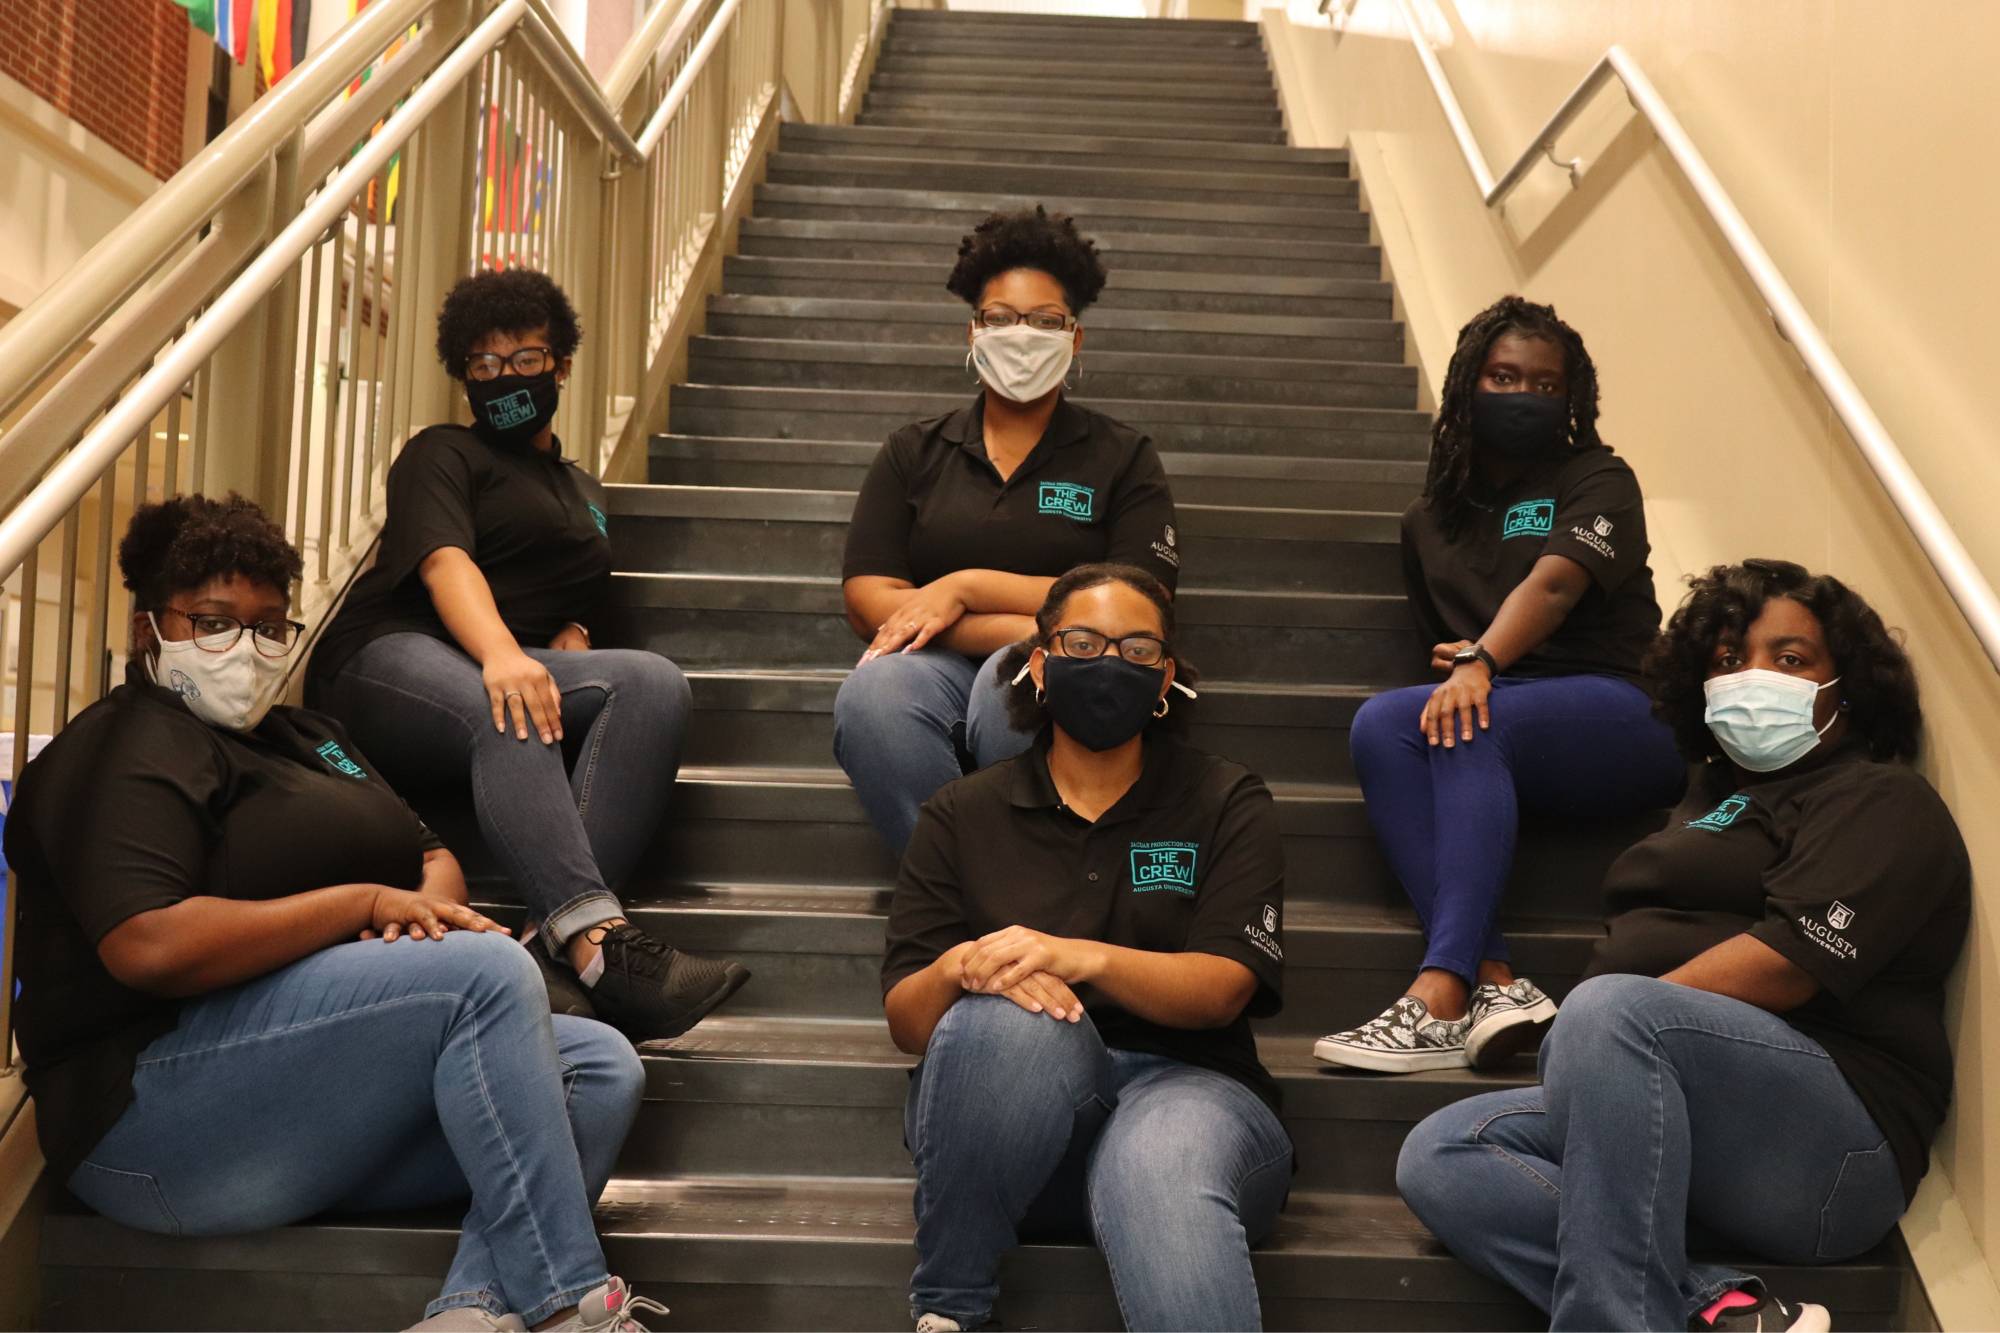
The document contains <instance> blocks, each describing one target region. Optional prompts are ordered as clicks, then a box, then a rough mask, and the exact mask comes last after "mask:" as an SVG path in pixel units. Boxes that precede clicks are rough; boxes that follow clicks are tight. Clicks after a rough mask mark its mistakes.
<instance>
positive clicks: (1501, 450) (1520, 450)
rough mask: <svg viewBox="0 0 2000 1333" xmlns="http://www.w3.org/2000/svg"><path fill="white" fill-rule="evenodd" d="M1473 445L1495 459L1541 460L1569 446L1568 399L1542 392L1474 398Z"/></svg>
mask: <svg viewBox="0 0 2000 1333" xmlns="http://www.w3.org/2000/svg"><path fill="white" fill-rule="evenodd" d="M1472 442H1473V444H1474V445H1476V446H1477V447H1478V448H1479V451H1480V452H1481V453H1486V454H1491V455H1493V456H1494V457H1496V458H1519V459H1528V458H1540V457H1543V456H1544V455H1547V454H1552V453H1555V452H1556V451H1558V450H1560V449H1562V448H1563V447H1564V446H1565V445H1567V444H1568V443H1569V399H1567V398H1553V397H1550V396H1549V395H1548V394H1543V393H1488V392H1486V391H1485V390H1483V389H1482V390H1478V391H1476V392H1474V393H1473V395H1472Z"/></svg>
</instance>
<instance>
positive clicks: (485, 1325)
mask: <svg viewBox="0 0 2000 1333" xmlns="http://www.w3.org/2000/svg"><path fill="white" fill-rule="evenodd" d="M527 1328H528V1326H527V1325H526V1324H524V1323H522V1322H521V1316H519V1315H517V1314H503V1315H492V1314H488V1313H486V1311H484V1310H482V1309H480V1308H479V1307H478V1306H476V1305H457V1306H453V1307H452V1308H451V1309H449V1310H441V1311H439V1312H438V1313H437V1314H434V1315H432V1316H431V1317H430V1318H429V1319H426V1320H424V1321H423V1322H422V1323H421V1324H411V1325H410V1327H409V1329H408V1331H407V1333H527Z"/></svg>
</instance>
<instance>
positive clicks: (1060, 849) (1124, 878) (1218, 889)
mask: <svg viewBox="0 0 2000 1333" xmlns="http://www.w3.org/2000/svg"><path fill="white" fill-rule="evenodd" d="M1049 743H1050V733H1049V732H1048V731H1047V730H1046V729H1045V730H1044V731H1043V732H1042V734H1041V737H1040V738H1039V739H1038V740H1037V741H1036V743H1035V744H1034V746H1032V747H1031V748H1030V749H1029V750H1028V751H1027V752H1026V753H1024V754H1022V755H1021V756H1019V757H1018V758H1015V759H1010V760H1007V761H1006V762H1004V763H999V764H994V765H992V766H991V767H989V768H985V769H982V770H980V771H979V772H977V773H974V774H973V775H972V776H970V777H965V778H960V779H959V780H957V781H956V782H951V783H947V784H946V785H945V786H943V787H941V788H939V789H938V792H937V794H936V795H935V796H933V797H931V799H930V800H929V802H927V803H926V804H925V806H924V808H923V813H922V815H921V816H920V817H919V818H918V820H917V829H916V833H915V834H914V835H913V836H912V837H911V839H910V846H909V850H908V851H907V852H906V853H904V856H903V867H902V873H901V875H900V877H899V878H898V880H897V883H896V896H895V900H894V902H893V903H892V905H891V906H890V909H889V941H888V949H887V952H886V954H885V956H884V957H883V960H882V993H883V994H884V995H887V994H888V993H889V991H890V990H892V989H893V988H894V987H895V985H896V983H897V982H899V981H901V980H902V979H903V978H905V977H907V976H910V975H911V974H913V973H915V972H919V971H922V970H923V969H924V968H926V967H928V966H930V965H931V963H933V962H934V961H936V960H937V958H938V957H939V956H940V955H942V954H943V953H945V952H946V951H948V950H950V949H951V948H952V947H953V946H954V945H958V944H963V943H964V942H965V941H967V940H972V939H978V938H979V937H980V936H982V935H986V934H990V933H991V932H993V931H996V930H1001V929H1003V928H1005V927H1007V926H1017V925H1018V926H1026V927H1028V928H1029V929H1031V930H1039V931H1042V932H1044V933H1045V934H1050V935H1059V936H1064V937H1066V938H1070V939H1092V940H1102V941H1104V942H1106V943H1109V944H1118V945H1124V946H1125V947H1127V948H1132V949H1146V950H1150V951H1152V952H1155V953H1208V954H1215V955H1217V956H1218V957H1222V958H1231V959H1234V960H1235V961H1237V962H1239V963H1241V964H1243V965H1244V966H1245V967H1247V968H1249V969H1250V971H1251V972H1252V973H1253V974H1254V975H1255V976H1256V978H1257V992H1256V994H1255V995H1254V996H1253V997H1252V998H1251V1000H1250V1003H1249V1005H1248V1006H1247V1007H1246V1008H1245V1010H1244V1012H1243V1013H1242V1014H1240V1015H1239V1016H1238V1017H1237V1018H1236V1020H1235V1021H1234V1022H1232V1023H1230V1024H1229V1025H1228V1026H1227V1027H1221V1028H1212V1029H1208V1030H1205V1031H1190V1030H1187V1029H1184V1028H1170V1027H1162V1026H1160V1025H1159V1024H1157V1023H1150V1022H1147V1021H1146V1020H1145V1019H1142V1018H1139V1017H1136V1016H1135V1015H1133V1014H1130V1013H1127V1012H1126V1011H1124V1010H1123V1009H1120V1008H1119V1007H1118V1006H1116V1005H1114V1004H1112V1003H1111V1002H1110V1001H1109V1000H1107V999H1105V998H1104V997H1103V996H1102V995H1100V994H1098V993H1097V992H1096V991H1095V990H1094V989H1093V988H1091V987H1089V986H1081V987H1078V988H1077V998H1078V999H1079V1000H1081V1001H1082V1002H1083V1006H1084V1009H1085V1011H1086V1012H1087V1013H1089V1015H1090V1017H1091V1021H1092V1022H1094V1023H1095V1024H1096V1025H1097V1030H1098V1032H1099V1033H1100V1034H1101V1035H1102V1036H1103V1038H1104V1041H1105V1044H1106V1045H1109V1046H1114V1047H1118V1048H1120V1049H1124V1050H1133V1051H1148V1052H1152V1053H1155V1054H1159V1055H1166V1056H1171V1057H1173V1058H1174V1059H1176V1060H1184V1061H1186V1062H1187V1063H1189V1064H1192V1065H1199V1066H1201V1067H1203V1068H1205V1069H1214V1070H1217V1071H1218V1072H1220V1073H1224V1074H1227V1075H1229V1076H1230V1077H1231V1078H1234V1079H1236V1080H1238V1081H1239V1082H1242V1083H1244V1084H1246V1085H1247V1086H1248V1087H1250V1089H1251V1090H1252V1091H1254V1092H1256V1094H1257V1095H1258V1096H1260V1097H1262V1098H1263V1099H1264V1100H1265V1101H1266V1102H1268V1103H1270V1105H1271V1106H1272V1108H1273V1109H1276V1107H1277V1105H1278V1087H1277V1084H1276V1082H1275V1081H1274V1080H1273V1079H1272V1078H1271V1076H1270V1074H1268V1073H1267V1072H1265V1069H1264V1067H1263V1065H1262V1064H1260V1063H1259V1062H1258V1060H1257V1043H1256V1039H1255V1038H1254V1037H1253V1036H1252V1035H1251V1032H1250V1019H1251V1018H1252V1017H1253V1016H1254V1017H1260V1018H1261V1017H1264V1016H1266V1015H1268V1014H1274V1013H1276V1012H1278V1009H1279V1007H1280V1005H1281V1003H1282V993H1283V984H1284V957H1285V954H1284V911H1285V862H1284V852H1283V849H1282V848H1281V846H1280V845H1279V838H1278V814H1277V808H1276V806H1274V805H1273V804H1272V801H1271V793H1270V791H1269V790H1268V789H1267V788H1266V787H1265V786H1264V783H1263V780H1262V779H1260V778H1258V777H1257V776H1255V775H1254V774H1252V773H1251V772H1250V771H1249V770H1248V769H1246V768H1244V767H1243V766H1242V765H1240V764H1235V763H1231V762H1230V761H1229V760H1227V759H1218V758H1217V757H1215V756H1214V755H1211V754H1205V753H1203V752H1202V751H1199V750H1195V749H1192V748H1190V747H1188V746H1186V745H1183V744H1181V743H1180V742H1179V741H1177V740H1174V739H1173V738H1171V737H1167V736H1157V735H1149V736H1148V737H1147V739H1146V750H1145V768H1144V771H1143V772H1142V773H1141V775H1140V777H1139V781H1138V782H1137V783H1135V784H1133V787H1132V789H1131V790H1130V791H1128V792H1126V793H1125V795H1124V796H1123V797H1122V798H1121V799H1120V800H1119V802H1118V803H1117V804H1116V805H1114V806H1112V807H1111V809H1109V810H1107V811H1105V812H1104V814H1103V815H1102V816H1100V817H1099V818H1098V820H1097V822H1096V823H1094V824H1092V823H1089V822H1087V821H1085V820H1084V819H1082V818H1080V817H1079V816H1078V815H1076V814H1075V813H1073V812H1072V811H1071V810H1070V809H1069V807H1067V806H1065V805H1064V804H1063V803H1062V798H1061V797H1060V796H1059V795H1057V794H1056V788H1055V783H1054V782H1053V781H1051V780H1050V778H1049V765H1048V749H1049Z"/></svg>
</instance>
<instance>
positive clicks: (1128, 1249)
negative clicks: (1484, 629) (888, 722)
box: [882, 565, 1292, 1329]
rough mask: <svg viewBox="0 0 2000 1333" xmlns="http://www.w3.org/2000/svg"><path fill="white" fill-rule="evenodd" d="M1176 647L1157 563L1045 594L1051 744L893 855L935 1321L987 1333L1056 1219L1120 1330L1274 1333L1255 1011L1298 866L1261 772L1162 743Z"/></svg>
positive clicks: (911, 1114)
mask: <svg viewBox="0 0 2000 1333" xmlns="http://www.w3.org/2000/svg"><path fill="white" fill-rule="evenodd" d="M1172 643H1173V610H1172V604H1171V603H1170V602H1169V600H1168V598H1167V593H1166V589H1165V588H1163V587H1162V586H1161V585H1160V583H1159V582H1158V580H1156V579H1154V578H1153V577H1152V576H1151V575H1149V574H1147V573H1145V572H1144V571H1142V570H1139V569H1135V568H1132V567H1130V566H1123V565H1085V566H1082V567H1080V568H1077V569H1074V570H1071V571H1070V572H1069V573H1067V574H1065V575H1063V576H1062V577H1061V578H1059V579H1057V580H1056V582H1055V585H1054V586H1053V587H1052V588H1051V589H1050V590H1049V595H1048V598H1047V599H1046V601H1045V602H1044V603H1043V605H1042V607H1041V610H1040V611H1039V612H1038V613H1037V615H1036V617H1035V637H1034V638H1033V639H1031V640H1029V641H1027V643H1026V644H1024V645H1022V646H1021V649H1020V650H1019V651H1018V652H1017V653H1016V654H1015V656H1014V657H1013V658H1012V659H1011V660H1008V659H1003V664H1002V666H1001V667H1000V671H1001V672H1002V673H1004V674H1002V675H1001V677H1000V679H1001V681H1002V682H1005V681H1007V680H1009V679H1011V680H1013V681H1014V682H1015V687H1014V693H1013V695H1012V697H1011V699H1010V705H1009V706H1010V708H1011V709H1012V711H1013V712H1014V714H1015V716H1014V718H1013V722H1014V724H1015V725H1016V726H1018V727H1020V728H1021V729H1022V730H1033V729H1034V728H1035V727H1037V726H1041V728H1042V729H1041V733H1040V735H1039V737H1038V738H1037V740H1036V742H1035V744H1034V746H1033V747H1032V748H1031V749H1030V750H1028V752H1027V753H1025V754H1023V755H1021V756H1019V757H1017V758H1014V759H1010V760H1006V761H1004V762H1002V763H999V764H995V765H993V766H992V767H989V768H986V769H984V770H982V771H980V772H978V773H976V774H974V775H973V776H971V777H967V778H961V779H959V780H958V781H955V782H952V783H949V784H947V785H946V786H945V787H943V788H942V789H940V790H939V791H938V793H937V794H936V795H935V796H933V797H932V798H931V800H930V801H929V802H928V803H927V804H926V805H925V806H924V807H923V812H922V814H921V816H920V817H919V819H918V823H917V829H916V833H915V835H914V836H913V837H912V839H911V841H910V847H909V851H908V853H907V854H906V855H905V857H904V859H903V868H902V874H901V878H900V880H899V882H898V884H897V887H896V896H895V900H894V903H893V905H892V906H891V908H890V913H889V942H888V952H887V956H886V957H885V959H884V960H883V965H882V986H883V992H884V999H883V1008H884V1009H885V1010H886V1011H887V1014H888V1018H889V1030H890V1034H891V1035H892V1036H893V1037H894V1038H895V1041H896V1044H897V1045H898V1046H900V1047H901V1048H902V1049H903V1050H905V1051H909V1052H911V1053H912V1054H921V1055H922V1056H923V1063H922V1064H920V1065H919V1066H918V1068H917V1074H916V1077H915V1078H914V1080H913V1081H912V1083H911V1086H910V1097H909V1103H908V1109H907V1111H906V1113H905V1116H906V1118H905V1125H906V1130H907V1138H908V1141H909V1144H910V1148H911V1150H912V1153H913V1155H914V1156H915V1159H916V1166H917V1194H916V1198H917V1204H916V1207H917V1268H916V1272H915V1273H914V1274H913V1275H912V1278H911V1283H910V1301H911V1307H912V1312H913V1315H914V1316H915V1317H917V1318H918V1319H919V1320H920V1321H921V1322H919V1324H918V1327H919V1328H979V1327H982V1326H984V1325H985V1323H986V1321H987V1319H988V1318H989V1317H990V1315H991V1314H992V1311H993V1304H994V1300H995V1297H996V1296H997V1294H998V1291H999V1283H998V1273H999V1265H1000V1256H1001V1254H1002V1253H1003V1252H1004V1251H1005V1250H1006V1249H1007V1247H1008V1246H1010V1245H1012V1244H1013V1243H1014V1241H1015V1238H1016V1235H1017V1233H1018V1232H1020V1231H1024V1230H1027V1231H1034V1230H1043V1229H1048V1230H1053V1231H1063V1232H1072V1233H1074V1232H1085V1231H1087V1232H1088V1233H1090V1234H1092V1235H1093V1236H1094V1238H1095V1240H1096V1241H1097V1244H1098V1245H1099V1246H1100V1247H1102V1249H1103V1250H1104V1252H1105V1257H1106V1258H1107V1260H1108V1261H1109V1262H1110V1265H1111V1271H1112V1273H1113V1275H1114V1276H1115V1277H1116V1279H1117V1282H1116V1287H1117V1291H1118V1300H1119V1307H1120V1309H1121V1311H1122V1312H1123V1314H1124V1316H1125V1323H1126V1326H1127V1327H1130V1328H1228V1329H1247V1328H1256V1327H1258V1326H1259V1310H1258V1305H1257V1288H1256V1283H1255V1282H1254V1280H1253V1279H1252V1277H1251V1273H1250V1259H1249V1247H1250V1246H1251V1245H1252V1244H1255V1243H1256V1242H1257V1241H1258V1240H1259V1239H1260V1238H1262V1237H1263V1236H1264V1235H1265V1234H1266V1233H1267V1232H1268V1231H1269V1230H1270V1228H1271V1225H1272V1222H1273V1221H1274V1220H1275V1218H1276V1216H1277V1212H1278V1209H1279V1207H1280V1205H1281V1204H1282V1203H1283V1202H1284V1198H1285V1193H1286V1190H1287V1188H1288V1186H1289V1184H1290V1180H1291V1161H1292V1149H1291V1142H1290V1140H1289V1139H1288V1138H1287V1137H1286V1134H1285V1131H1284V1128H1283V1126H1282V1125H1281V1124H1280V1123H1279V1121H1278V1117H1277V1115H1276V1112H1275V1105H1276V1100H1277V1090H1276V1086H1275V1085H1274V1084H1273V1082H1272V1080H1271V1077H1270V1075H1269V1074H1267V1073H1266V1072H1265V1071H1264V1068H1263V1066H1262V1065H1260V1064H1259V1063H1258V1060H1257V1049H1256V1044H1255V1041H1254V1040H1253V1038H1252V1036H1251V1033H1250V1025H1249V1021H1248V1020H1249V1016H1250V1015H1253V1014H1255V1015H1259V1016H1261V1015H1266V1014H1270V1013H1275V1012H1276V1011H1277V1009H1278V1006H1279V993H1280V984H1281V981H1282V961H1283V957H1284V951H1283V943H1282V921H1281V918H1282V914H1283V912H1284V857H1283V853H1282V851H1281V849H1280V846H1279V834H1278V825H1277V814H1276V810H1275V807H1274V806H1273V805H1272V802H1271V795H1270V793H1269V791H1267V790H1266V789H1265V787H1264V784H1263V783H1262V782H1261V781H1260V780H1258V779H1257V778H1256V777H1255V776H1253V775H1252V774H1250V773H1249V772H1247V771H1245V770H1244V769H1243V768H1242V767H1240V766H1239V765H1236V764H1233V763H1230V762H1229V761H1227V760H1223V759H1217V758H1215V757H1213V756H1211V755H1206V754H1202V753H1199V752H1197V751H1195V750H1191V749H1189V748H1188V747H1186V746H1185V745H1182V744H1180V743H1178V742H1177V741H1175V740H1174V739H1172V738H1171V737H1168V736H1165V735H1160V734H1157V732H1156V731H1155V730H1149V728H1148V724H1149V723H1150V722H1151V721H1152V719H1154V718H1156V717H1162V716H1165V715H1167V713H1168V712H1169V710H1170V708H1171V703H1170V701H1171V700H1172V699H1173V698H1174V697H1175V693H1174V692H1175V691H1176V690H1177V689H1178V688H1180V687H1182V686H1184V684H1185V681H1186V678H1187V676H1188V674H1189V673H1188V672H1187V671H1186V670H1185V668H1184V667H1183V666H1181V665H1180V664H1178V663H1176V661H1175V660H1174V657H1173V652H1172ZM1022 658H1025V659H1026V660H1025V662H1023V661H1022V660H1021V659H1022ZM1017 672H1018V674H1017ZM1177 677H1178V679H1177ZM1031 682H1032V683H1031ZM1187 693H1189V694H1191V693H1192V691H1187ZM1044 724H1045V725H1044Z"/></svg>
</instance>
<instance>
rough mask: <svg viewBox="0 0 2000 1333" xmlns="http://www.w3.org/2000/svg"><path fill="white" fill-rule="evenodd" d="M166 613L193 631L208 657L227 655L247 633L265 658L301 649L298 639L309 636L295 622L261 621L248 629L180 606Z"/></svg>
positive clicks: (230, 618)
mask: <svg viewBox="0 0 2000 1333" xmlns="http://www.w3.org/2000/svg"><path fill="white" fill-rule="evenodd" d="M167 610H169V611H171V612H173V613H174V614H175V615H177V616H179V617H180V618H181V619H183V620H185V621H187V623H188V624H190V625H192V626H193V627H194V646H195V647H197V648H199V649H201V650H202V651H203V652H205V653H226V652H228V651H229V650H230V649H231V648H234V647H235V646H236V641H237V640H238V639H240V638H242V637H243V631H244V630H246V629H247V630H249V631H250V641H251V643H252V644H254V645H255V646H256V648H257V651H258V652H260V653H262V654H263V655H264V656H266V657H283V656H285V655H286V654H287V653H289V652H291V651H292V649H294V648H296V647H298V646H299V639H300V638H301V637H302V636H303V635H304V634H305V632H306V627H305V626H304V625H301V624H300V623H299V622H298V621H296V620H260V621H258V622H257V623H256V624H254V625H246V624H244V623H243V622H242V621H240V620H238V619H237V618H236V617H235V616H217V615H208V614H206V613H203V614H200V615H197V614H195V613H194V612H191V611H183V610H181V609H180V608H179V607H177V606H170V607H168V608H167Z"/></svg>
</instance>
